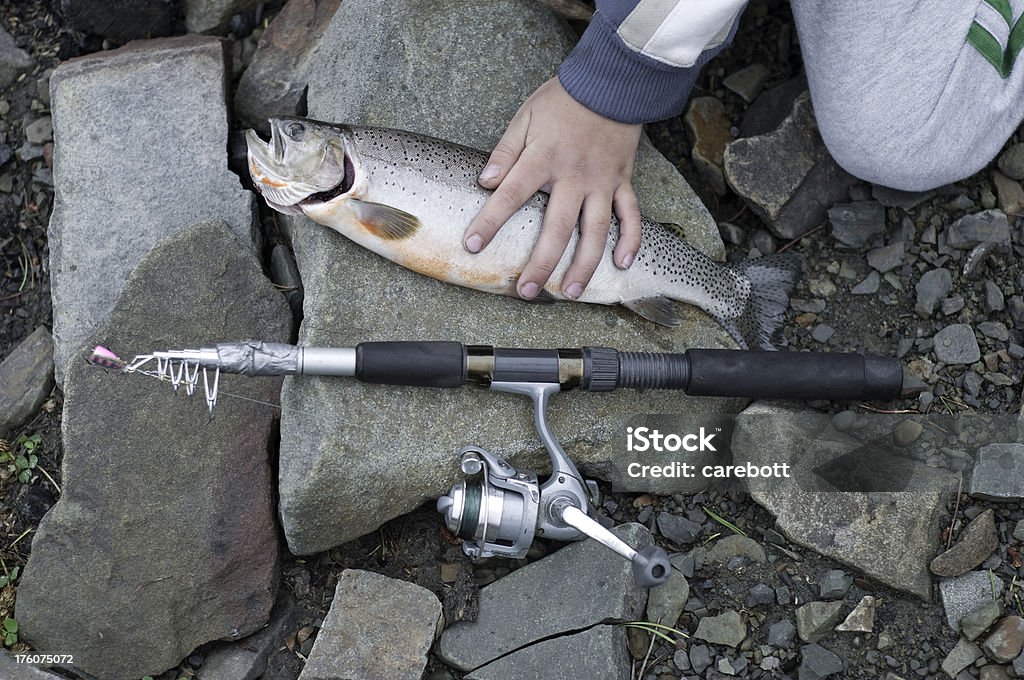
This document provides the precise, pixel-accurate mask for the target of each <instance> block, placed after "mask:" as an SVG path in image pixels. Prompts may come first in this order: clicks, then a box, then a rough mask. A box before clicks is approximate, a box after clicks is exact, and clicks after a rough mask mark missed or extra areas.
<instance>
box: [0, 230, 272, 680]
mask: <svg viewBox="0 0 1024 680" xmlns="http://www.w3.org/2000/svg"><path fill="white" fill-rule="evenodd" d="M290 322H291V316H290V314H289V312H288V308H287V305H286V304H285V302H284V300H283V298H282V297H281V294H280V293H278V292H277V291H276V290H275V289H274V288H273V286H272V285H271V284H270V282H269V281H267V280H266V279H265V278H264V277H263V274H262V271H261V269H260V266H259V264H258V263H257V262H256V260H255V259H254V258H253V257H252V255H251V254H250V251H249V248H248V247H247V246H246V245H244V244H242V243H240V242H239V241H238V239H237V238H235V237H234V236H233V235H232V234H231V232H230V231H229V230H228V228H227V226H226V225H224V224H223V223H220V222H207V223H202V224H198V225H196V226H194V227H193V228H191V229H189V230H187V231H186V232H184V233H181V234H178V235H177V236H175V237H173V238H171V239H168V240H166V241H164V242H162V243H161V244H159V245H158V246H157V247H156V248H154V249H153V250H152V251H151V253H150V254H149V255H148V256H147V257H146V258H145V259H143V261H142V262H141V263H140V264H139V266H138V268H137V269H136V270H135V273H134V274H133V275H132V276H131V277H130V278H129V280H128V282H127V283H126V284H125V288H124V292H123V294H122V295H121V297H120V299H119V301H118V304H117V305H116V306H115V308H114V310H113V312H112V313H111V316H110V319H109V322H108V324H107V325H106V327H105V328H103V329H102V330H101V331H100V332H99V333H98V334H97V335H96V336H94V338H93V341H94V342H96V343H99V344H102V345H105V346H107V347H110V348H112V349H113V350H114V351H121V352H126V353H129V352H148V351H153V350H157V349H165V348H173V347H193V346H199V345H203V344H209V343H211V342H214V341H216V340H219V339H224V338H249V337H255V338H262V339H265V340H268V341H277V342H282V341H287V339H288V335H289V327H290ZM87 351H88V348H85V349H84V350H83V351H82V352H80V353H79V354H78V355H76V356H75V357H74V358H75V360H74V361H73V362H72V363H71V365H70V367H69V371H68V378H67V381H66V383H65V402H64V421H63V444H64V462H63V469H62V471H63V477H64V484H63V495H62V497H61V500H60V502H58V503H57V505H55V506H54V507H53V508H52V509H51V510H50V512H49V513H48V514H47V515H46V516H45V517H44V518H43V520H42V522H40V525H39V531H38V533H37V534H36V535H35V538H34V540H33V542H32V556H31V558H30V559H29V561H28V565H27V566H26V568H25V571H24V575H23V576H22V579H21V583H20V585H19V587H18V602H17V609H16V618H17V619H18V621H19V623H20V624H21V631H20V634H21V635H22V637H23V638H24V639H25V640H26V641H28V642H29V643H30V644H31V645H32V646H33V648H34V649H36V650H38V651H49V652H52V653H57V652H60V653H66V654H73V655H74V658H75V663H76V664H77V665H79V666H80V667H81V668H82V669H83V670H85V671H86V672H88V673H91V674H93V675H97V676H100V677H103V678H110V679H112V680H117V679H121V678H123V679H125V680H129V679H137V678H139V677H142V676H143V675H147V674H149V675H154V676H155V675H157V674H158V673H160V672H162V671H164V670H166V669H168V668H170V667H172V666H174V665H176V664H177V663H178V662H179V661H180V660H181V659H182V658H184V657H185V656H187V655H188V654H190V653H191V652H192V650H194V649H195V648H196V647H198V646H199V645H202V644H205V643H207V642H210V641H211V640H218V639H238V638H241V637H242V636H245V635H248V634H249V633H252V632H254V631H256V630H258V629H259V628H260V627H261V626H262V625H263V624H264V623H265V622H266V620H267V615H268V613H269V611H270V608H271V605H272V604H273V602H274V592H275V590H276V588H277V580H278V569H277V530H276V527H275V524H274V508H273V492H272V488H271V472H270V463H269V452H268V448H269V446H270V438H271V435H272V433H273V430H274V427H273V423H274V411H273V409H270V408H268V407H266V406H264V405H262V404H258V403H254V402H252V401H245V400H242V399H234V398H231V397H229V396H227V395H226V394H224V395H222V396H221V399H220V401H219V402H218V404H217V410H216V412H215V415H214V418H213V419H212V420H211V419H209V418H208V417H207V413H206V403H205V401H204V400H203V398H202V396H199V395H196V396H193V397H192V398H186V397H185V396H184V395H182V394H175V393H174V392H173V391H172V390H171V389H170V386H169V385H167V384H164V383H160V382H157V381H155V380H153V379H150V378H147V377H145V376H142V375H122V374H119V373H109V372H105V371H102V370H99V369H96V368H92V367H90V366H89V365H87V364H86V361H85V357H86V356H87ZM129 357H130V355H129ZM221 387H222V388H223V391H224V392H231V393H233V394H237V395H240V396H242V397H245V398H247V399H253V400H259V401H276V399H277V393H278V389H279V387H280V381H279V380H278V379H275V378H259V379H250V378H244V377H241V376H222V379H221ZM201 390H202V388H200V391H201Z"/></svg>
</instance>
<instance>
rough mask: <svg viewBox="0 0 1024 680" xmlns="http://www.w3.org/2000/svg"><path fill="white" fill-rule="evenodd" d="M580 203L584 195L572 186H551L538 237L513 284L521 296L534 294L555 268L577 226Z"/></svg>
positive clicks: (526, 296)
mask: <svg viewBox="0 0 1024 680" xmlns="http://www.w3.org/2000/svg"><path fill="white" fill-rule="evenodd" d="M582 203H583V196H582V195H581V193H580V192H579V191H577V190H575V188H573V187H570V186H566V185H565V184H562V185H558V184H556V185H555V186H554V187H552V191H551V198H550V199H549V200H548V207H547V210H546V211H545V213H544V226H543V228H542V229H541V232H540V238H538V239H537V245H536V246H534V248H533V254H532V255H530V261H529V262H527V264H526V268H525V269H523V273H522V274H521V275H520V276H519V283H518V284H517V286H516V288H517V290H518V291H519V295H520V297H524V298H526V299H531V298H534V297H536V296H537V293H539V292H540V290H541V289H542V288H543V287H544V284H545V283H547V281H548V279H549V278H550V277H551V274H552V273H553V272H554V271H555V267H557V266H558V262H559V260H561V259H562V255H563V254H564V253H565V247H566V246H567V245H569V239H570V238H572V234H573V231H575V229H576V221H577V220H578V219H579V215H580V205H581V204H582Z"/></svg>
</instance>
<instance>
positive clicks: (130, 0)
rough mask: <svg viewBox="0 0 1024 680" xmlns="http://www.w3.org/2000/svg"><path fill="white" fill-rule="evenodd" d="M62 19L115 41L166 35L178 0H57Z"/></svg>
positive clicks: (179, 0) (178, 4)
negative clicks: (58, 0)
mask: <svg viewBox="0 0 1024 680" xmlns="http://www.w3.org/2000/svg"><path fill="white" fill-rule="evenodd" d="M60 8H61V12H62V13H63V15H64V19H65V21H67V22H68V23H69V24H70V25H71V26H74V27H75V28H77V29H78V30H80V31H86V32H88V33H96V34H98V35H101V36H103V37H104V38H110V39H111V40H116V41H118V42H128V41H129V40H138V39H140V38H158V37H160V36H165V35H170V34H171V32H172V31H173V29H174V21H175V19H177V17H178V16H179V15H180V14H181V0H60Z"/></svg>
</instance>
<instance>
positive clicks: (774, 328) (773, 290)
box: [715, 253, 803, 350]
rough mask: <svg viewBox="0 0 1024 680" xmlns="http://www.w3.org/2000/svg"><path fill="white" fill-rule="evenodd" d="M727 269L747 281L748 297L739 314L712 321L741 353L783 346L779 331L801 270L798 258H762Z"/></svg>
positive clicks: (783, 341) (768, 256)
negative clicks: (731, 339)
mask: <svg viewBox="0 0 1024 680" xmlns="http://www.w3.org/2000/svg"><path fill="white" fill-rule="evenodd" d="M730 267H732V269H733V270H735V271H737V272H739V273H741V274H742V275H743V276H745V277H746V278H748V279H749V280H750V294H749V295H748V296H747V299H746V302H745V304H744V307H743V311H742V312H741V313H740V314H738V315H736V316H731V317H724V316H716V317H715V318H716V320H717V321H718V322H719V323H720V324H722V326H723V327H724V328H725V329H726V330H727V331H729V334H730V335H731V336H732V337H733V338H734V339H735V340H736V342H738V343H739V344H740V345H741V346H743V347H744V349H753V348H759V349H763V350H775V349H778V348H779V347H780V346H782V345H784V344H785V338H783V337H782V333H781V330H782V324H783V322H784V321H785V317H786V308H787V307H789V294H790V293H791V292H792V291H793V287H794V286H795V285H796V282H797V280H798V279H799V278H800V273H801V271H802V268H803V267H802V260H801V258H800V256H799V255H796V254H793V253H785V254H778V255H766V256H764V257H758V258H754V259H752V260H744V261H743V262H739V263H736V264H733V265H730Z"/></svg>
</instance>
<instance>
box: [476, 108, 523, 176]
mask: <svg viewBox="0 0 1024 680" xmlns="http://www.w3.org/2000/svg"><path fill="white" fill-rule="evenodd" d="M529 120H530V116H529V114H528V113H526V112H525V111H523V109H520V110H519V112H518V113H516V115H515V116H513V117H512V120H511V121H510V122H509V124H508V128H507V129H506V130H505V134H503V135H502V136H501V139H499V140H498V143H497V144H495V145H494V149H493V150H492V151H491V155H490V158H488V159H487V165H485V166H484V169H483V170H482V171H481V172H480V176H479V177H478V178H477V181H478V182H479V183H480V186H482V187H484V188H485V189H494V188H495V187H497V186H498V185H499V184H501V182H502V180H504V179H505V177H506V176H507V175H508V172H509V170H511V169H512V166H513V165H515V164H516V161H518V160H519V156H520V154H522V153H523V149H524V148H525V147H526V131H527V129H528V128H529V127H530V123H529Z"/></svg>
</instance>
